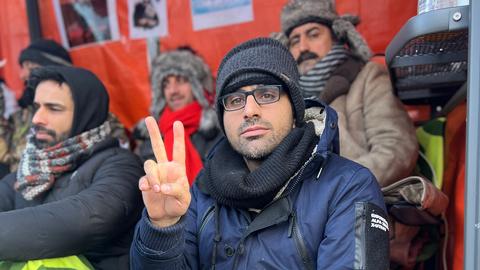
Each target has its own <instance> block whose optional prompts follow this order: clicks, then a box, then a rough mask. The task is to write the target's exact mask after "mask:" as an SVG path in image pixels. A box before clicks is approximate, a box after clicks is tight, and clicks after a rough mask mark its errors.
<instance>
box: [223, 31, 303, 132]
mask: <svg viewBox="0 0 480 270" xmlns="http://www.w3.org/2000/svg"><path fill="white" fill-rule="evenodd" d="M298 78H299V74H298V69H297V64H296V62H295V60H294V59H293V56H292V54H291V53H290V52H289V51H288V49H287V48H286V47H285V46H283V45H282V43H280V42H279V41H277V40H274V39H271V38H256V39H252V40H249V41H247V42H245V43H242V44H240V45H238V46H237V47H235V48H233V49H232V50H231V51H230V52H228V53H227V55H226V56H225V57H224V58H223V60H222V63H221V64H220V67H219V69H218V75H217V86H216V89H217V93H216V94H217V95H216V109H217V116H218V120H219V123H220V127H221V128H222V130H224V126H223V110H224V108H223V105H222V101H221V97H222V96H223V95H225V94H228V93H230V92H232V91H234V89H238V88H239V87H242V86H247V85H253V84H266V83H278V82H279V83H280V84H281V85H282V86H283V89H284V91H285V92H286V93H287V94H288V96H289V97H290V101H291V102H292V107H293V113H294V117H295V125H296V126H301V125H302V124H303V123H304V121H303V116H304V113H305V103H304V101H303V96H302V93H301V91H300V87H299V86H298Z"/></svg>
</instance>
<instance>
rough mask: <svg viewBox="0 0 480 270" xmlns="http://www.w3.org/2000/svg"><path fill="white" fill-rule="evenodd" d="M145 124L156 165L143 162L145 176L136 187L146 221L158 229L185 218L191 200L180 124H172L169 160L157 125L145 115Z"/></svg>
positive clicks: (177, 122)
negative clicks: (141, 200) (171, 152)
mask: <svg viewBox="0 0 480 270" xmlns="http://www.w3.org/2000/svg"><path fill="white" fill-rule="evenodd" d="M145 123H146V125H147V129H148V133H149V134H150V141H151V142H152V148H153V153H154V154H155V158H156V159H157V162H155V161H153V160H147V161H146V162H145V164H144V170H145V176H143V177H142V178H140V182H139V188H140V190H141V191H142V196H143V202H144V203H145V207H146V208H147V212H148V216H149V218H150V221H151V222H152V223H153V224H154V225H156V226H158V227H167V226H171V225H174V224H176V223H177V222H178V221H179V220H180V218H181V217H182V216H183V215H185V213H186V212H187V210H188V206H189V205H190V200H191V195H190V190H189V188H190V185H189V183H188V179H187V173H186V168H185V138H184V129H183V124H182V123H181V122H180V121H176V122H175V123H174V124H173V132H174V142H173V155H172V157H173V158H172V160H171V161H169V160H168V158H167V154H166V152H165V146H164V144H163V140H162V136H161V135H160V130H159V128H158V125H157V122H156V121H155V119H154V118H153V117H151V116H149V117H147V118H146V119H145Z"/></svg>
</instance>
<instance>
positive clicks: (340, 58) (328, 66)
mask: <svg viewBox="0 0 480 270" xmlns="http://www.w3.org/2000/svg"><path fill="white" fill-rule="evenodd" d="M346 59H347V50H346V49H345V47H344V45H341V44H335V45H333V46H332V49H331V50H330V52H328V54H327V55H325V57H323V58H322V59H321V60H320V61H318V63H316V64H315V66H314V67H313V68H312V69H311V70H309V71H308V72H307V73H305V75H302V76H301V77H300V80H299V84H300V88H301V89H302V91H303V96H304V97H305V98H309V97H316V98H318V97H319V96H320V92H322V91H323V90H324V89H325V85H326V83H327V81H328V79H329V78H330V76H331V75H332V72H333V71H334V70H335V69H336V68H337V67H338V66H339V65H340V64H342V63H343V62H344V61H345V60H346Z"/></svg>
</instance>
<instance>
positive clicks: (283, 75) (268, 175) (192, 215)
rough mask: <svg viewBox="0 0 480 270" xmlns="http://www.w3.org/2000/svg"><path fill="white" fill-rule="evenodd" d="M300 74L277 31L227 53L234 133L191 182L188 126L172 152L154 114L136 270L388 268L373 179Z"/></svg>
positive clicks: (225, 108)
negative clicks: (306, 94)
mask: <svg viewBox="0 0 480 270" xmlns="http://www.w3.org/2000/svg"><path fill="white" fill-rule="evenodd" d="M298 76H299V75H298V71H297V68H296V63H295V60H294V59H293V57H292V56H291V54H290V53H289V51H288V49H287V48H285V47H284V46H283V45H281V43H279V42H278V41H275V40H273V39H268V38H259V39H254V40H250V41H247V42H245V43H243V44H241V45H239V46H237V47H236V48H234V49H232V50H231V51H230V52H229V53H228V54H227V55H226V56H225V58H224V59H223V61H222V64H221V65H220V68H219V71H218V80H217V99H216V108H217V116H218V120H219V122H220V126H221V128H222V130H223V131H224V133H225V135H226V136H225V137H226V138H225V139H223V140H222V141H220V142H219V144H217V145H216V147H215V148H214V149H213V150H212V153H211V154H210V155H209V159H208V160H207V161H206V163H205V164H204V168H203V170H202V171H201V172H200V174H199V175H198V177H197V180H196V182H195V184H194V185H193V187H192V189H191V190H189V185H188V180H187V177H186V172H185V161H184V160H185V151H184V143H183V138H184V130H183V125H182V123H181V122H175V123H174V127H173V129H174V133H175V135H174V137H175V139H174V152H173V159H172V160H168V159H167V158H166V154H165V148H164V146H163V141H162V139H161V136H160V133H159V131H158V126H157V125H156V124H155V120H154V119H153V118H151V117H150V118H147V119H146V124H147V128H148V130H149V134H150V139H151V141H152V145H153V150H154V152H155V157H156V160H157V161H156V162H155V161H153V160H148V161H146V162H145V164H144V169H145V174H146V175H145V176H144V177H142V178H141V179H140V182H139V188H140V190H141V191H142V195H143V200H144V202H145V206H146V210H145V211H144V213H143V217H142V219H141V220H140V221H139V223H138V224H137V230H136V235H135V238H134V242H133V244H132V247H131V269H327V268H328V269H388V223H387V221H386V219H385V213H384V212H385V206H384V202H383V197H382V194H381V192H380V190H379V186H378V184H377V182H376V180H375V177H374V176H373V175H372V173H371V172H370V171H369V170H368V169H366V168H365V167H362V166H361V165H358V164H356V163H354V162H352V161H349V160H347V159H345V158H342V157H340V156H339V155H338V129H337V117H336V113H335V112H334V111H333V110H332V109H331V108H329V107H328V106H325V105H323V104H320V103H317V102H314V101H309V103H308V104H305V103H304V100H303V97H302V94H301V92H300V90H299V86H298ZM305 105H307V106H305ZM305 107H307V109H305Z"/></svg>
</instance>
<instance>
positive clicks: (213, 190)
mask: <svg viewBox="0 0 480 270" xmlns="http://www.w3.org/2000/svg"><path fill="white" fill-rule="evenodd" d="M317 141H318V137H317V136H316V134H315V130H314V125H313V123H307V124H305V125H304V126H303V127H301V128H294V129H293V130H292V131H291V132H290V133H289V134H288V135H287V137H285V138H284V139H283V141H282V142H281V143H280V144H279V145H278V146H277V147H276V148H275V150H274V151H273V152H272V153H271V154H270V155H269V156H268V157H267V158H266V159H265V160H264V161H263V163H262V164H261V165H260V167H258V168H257V169H256V170H254V171H253V172H250V171H249V169H248V168H247V165H246V163H245V161H244V159H243V157H242V156H241V155H240V154H239V153H237V152H236V151H235V150H234V149H233V148H232V147H231V145H230V143H229V142H228V141H227V140H222V141H221V142H220V143H219V145H217V147H216V150H215V155H213V157H212V159H210V160H209V161H208V162H207V164H206V165H205V173H206V177H201V178H199V179H202V180H201V181H202V182H203V181H204V182H203V183H200V184H201V185H203V186H204V187H205V188H206V189H207V191H208V193H209V194H210V196H212V197H213V198H214V199H215V200H216V201H217V202H218V203H219V204H223V205H228V206H231V207H235V208H242V209H248V208H255V209H263V208H264V207H265V206H266V205H267V204H268V203H270V202H271V201H272V200H273V199H274V197H275V195H276V194H277V193H278V191H279V190H280V189H281V188H282V187H283V186H284V185H285V183H286V182H287V181H288V180H289V179H290V178H291V177H292V176H293V175H294V174H295V173H296V172H297V171H298V170H299V169H300V168H301V166H302V165H303V164H304V163H305V162H306V161H307V160H308V158H309V157H310V156H311V153H312V151H313V149H314V147H315V145H316V143H317Z"/></svg>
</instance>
